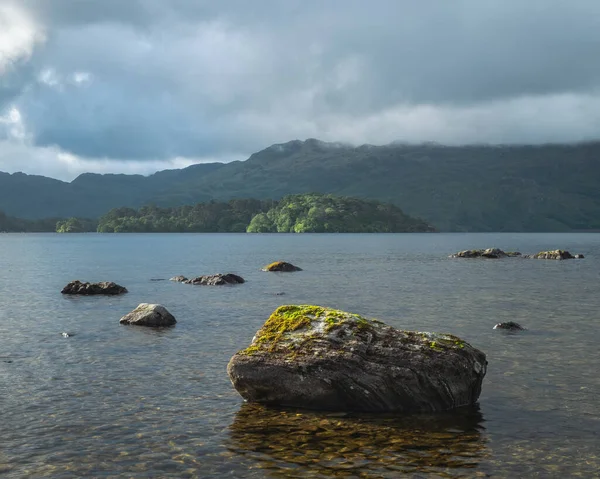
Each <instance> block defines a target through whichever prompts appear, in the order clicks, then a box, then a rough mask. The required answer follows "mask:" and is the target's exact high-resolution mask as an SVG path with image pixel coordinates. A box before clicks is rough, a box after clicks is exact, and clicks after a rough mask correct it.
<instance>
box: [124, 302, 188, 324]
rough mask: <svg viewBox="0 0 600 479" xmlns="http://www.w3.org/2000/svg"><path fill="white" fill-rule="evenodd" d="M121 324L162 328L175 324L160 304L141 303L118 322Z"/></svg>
mask: <svg viewBox="0 0 600 479" xmlns="http://www.w3.org/2000/svg"><path fill="white" fill-rule="evenodd" d="M119 322H120V323H121V324H132V325H135V326H150V327H164V326H173V325H174V324H175V323H177V320H176V319H175V317H174V316H173V315H172V314H171V313H169V311H167V308H165V307H164V306H162V305H160V304H149V303H141V304H140V305H138V307H137V308H135V309H134V310H133V311H131V312H130V313H127V314H126V315H125V316H123V317H122V318H121V320H120V321H119Z"/></svg>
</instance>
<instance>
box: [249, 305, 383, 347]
mask: <svg viewBox="0 0 600 479" xmlns="http://www.w3.org/2000/svg"><path fill="white" fill-rule="evenodd" d="M374 324H382V323H381V322H380V321H377V320H373V319H366V318H363V317H362V316H360V315H358V314H353V313H346V312H345V311H340V310H337V309H332V308H325V307H322V306H314V305H307V304H305V305H286V306H280V307H279V308H277V309H276V310H275V311H274V312H273V314H271V316H270V317H269V319H268V320H267V321H266V322H265V324H264V325H263V327H262V328H260V330H259V331H258V332H257V333H256V336H255V337H254V340H253V341H252V344H251V345H250V346H249V347H247V348H246V349H244V350H242V351H240V353H241V354H255V353H258V352H260V351H263V352H265V351H273V350H275V349H276V348H277V347H278V346H280V345H285V346H286V347H287V348H289V349H292V350H293V349H298V348H297V347H298V346H299V345H304V344H305V343H307V342H308V341H310V340H311V339H315V338H316V337H318V336H319V335H322V334H325V335H326V334H328V333H331V332H332V331H334V330H335V329H336V328H340V327H341V326H343V325H347V326H349V327H356V329H358V330H361V331H364V330H367V329H368V328H370V327H372V325H374ZM291 333H295V334H294V337H295V338H294V340H291V338H290V336H291ZM299 333H302V334H299Z"/></svg>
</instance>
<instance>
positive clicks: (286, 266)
mask: <svg viewBox="0 0 600 479" xmlns="http://www.w3.org/2000/svg"><path fill="white" fill-rule="evenodd" d="M262 270H263V271H282V272H286V273H288V272H292V271H302V268H299V267H298V266H294V265H293V264H292V263H286V262H285V261H275V262H274V263H271V264H268V265H267V266H265V267H264V268H263V269H262Z"/></svg>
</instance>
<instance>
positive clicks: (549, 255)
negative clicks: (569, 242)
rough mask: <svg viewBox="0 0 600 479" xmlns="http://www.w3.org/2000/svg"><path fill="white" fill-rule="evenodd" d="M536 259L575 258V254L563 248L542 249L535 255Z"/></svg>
mask: <svg viewBox="0 0 600 479" xmlns="http://www.w3.org/2000/svg"><path fill="white" fill-rule="evenodd" d="M533 258H534V259H557V260H562V259H574V258H575V256H573V255H572V254H571V253H569V252H568V251H566V250H562V249H556V250H553V251H540V252H539V253H537V254H534V255H533Z"/></svg>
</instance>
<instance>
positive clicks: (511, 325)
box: [494, 321, 525, 331]
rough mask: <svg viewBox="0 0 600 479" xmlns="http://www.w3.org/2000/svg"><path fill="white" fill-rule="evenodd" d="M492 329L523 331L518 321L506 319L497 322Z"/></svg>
mask: <svg viewBox="0 0 600 479" xmlns="http://www.w3.org/2000/svg"><path fill="white" fill-rule="evenodd" d="M494 329H506V330H507V331H525V328H524V327H523V326H521V325H520V324H519V323H515V322H514V321H506V322H505V323H498V324H496V325H495V326H494Z"/></svg>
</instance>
